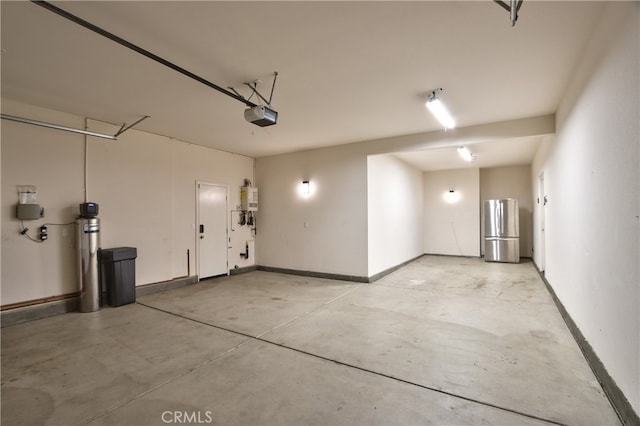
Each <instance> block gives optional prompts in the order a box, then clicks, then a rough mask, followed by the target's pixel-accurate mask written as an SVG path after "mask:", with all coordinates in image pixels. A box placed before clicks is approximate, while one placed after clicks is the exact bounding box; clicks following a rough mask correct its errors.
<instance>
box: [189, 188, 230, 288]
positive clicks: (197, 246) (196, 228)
mask: <svg viewBox="0 0 640 426" xmlns="http://www.w3.org/2000/svg"><path fill="white" fill-rule="evenodd" d="M200 185H209V186H217V187H221V188H224V189H225V192H226V201H225V209H224V210H225V224H224V227H225V235H226V237H225V238H226V242H225V245H226V247H227V250H226V252H225V254H226V264H227V268H226V269H227V275H229V185H223V184H220V183H212V182H208V181H204V180H196V184H195V200H196V208H195V210H196V222H195V225H194V226H193V239H194V241H195V252H196V256H195V262H196V276H197V277H198V281H200V276H201V275H200V238H199V237H200V235H199V234H200V232H199V228H200V191H199V188H200Z"/></svg>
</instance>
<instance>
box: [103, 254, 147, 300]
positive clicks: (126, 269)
mask: <svg viewBox="0 0 640 426" xmlns="http://www.w3.org/2000/svg"><path fill="white" fill-rule="evenodd" d="M137 255H138V254H137V251H136V248H135V247H116V248H110V249H102V274H103V277H104V280H105V284H106V287H107V300H108V301H109V304H110V305H111V306H120V305H126V304H128V303H134V302H135V301H136V257H137Z"/></svg>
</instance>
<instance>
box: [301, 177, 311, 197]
mask: <svg viewBox="0 0 640 426" xmlns="http://www.w3.org/2000/svg"><path fill="white" fill-rule="evenodd" d="M302 193H303V194H304V195H309V194H310V193H311V186H310V184H309V181H308V180H303V181H302Z"/></svg>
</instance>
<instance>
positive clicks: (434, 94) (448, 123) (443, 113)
mask: <svg viewBox="0 0 640 426" xmlns="http://www.w3.org/2000/svg"><path fill="white" fill-rule="evenodd" d="M439 92H442V89H434V90H432V91H431V93H429V96H428V97H427V102H426V103H425V105H426V107H427V109H428V110H429V111H431V114H433V115H434V116H435V117H436V119H437V120H438V121H439V122H440V124H442V125H443V126H444V128H445V130H446V129H453V128H454V127H456V122H455V120H454V119H453V117H452V116H451V114H450V113H449V111H448V110H447V108H446V107H445V106H444V104H443V103H442V101H441V100H440V98H439V97H438V93H439Z"/></svg>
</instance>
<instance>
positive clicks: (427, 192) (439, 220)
mask: <svg viewBox="0 0 640 426" xmlns="http://www.w3.org/2000/svg"><path fill="white" fill-rule="evenodd" d="M449 190H454V191H455V193H456V194H457V195H459V199H458V200H455V201H450V200H448V199H447V197H448V194H449ZM479 194H480V173H479V170H478V169H477V168H469V169H456V170H443V171H433V172H425V173H424V252H425V253H427V254H447V255H456V256H480V195H479Z"/></svg>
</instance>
